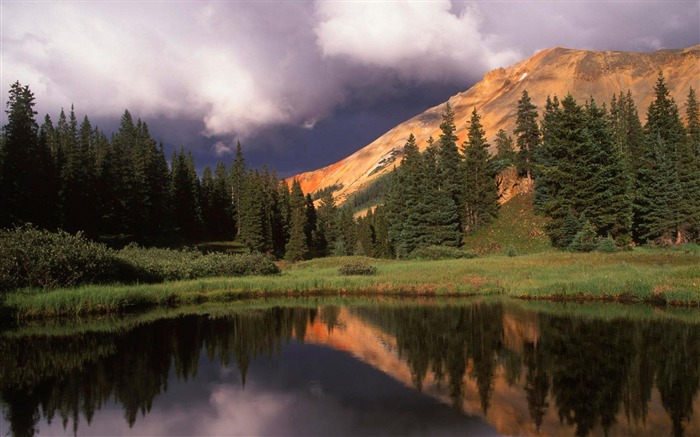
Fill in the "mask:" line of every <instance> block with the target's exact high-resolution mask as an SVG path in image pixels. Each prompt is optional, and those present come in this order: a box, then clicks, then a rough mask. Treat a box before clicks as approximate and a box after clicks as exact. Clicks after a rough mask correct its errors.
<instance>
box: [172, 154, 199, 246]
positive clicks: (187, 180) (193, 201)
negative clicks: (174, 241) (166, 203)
mask: <svg viewBox="0 0 700 437" xmlns="http://www.w3.org/2000/svg"><path fill="white" fill-rule="evenodd" d="M170 193H171V194H170V195H171V199H172V208H173V209H172V214H173V221H174V227H175V232H176V234H177V236H178V237H179V239H180V240H183V241H188V242H193V241H198V240H200V239H201V238H202V226H203V224H202V210H201V204H200V198H201V194H200V187H199V179H198V178H197V174H196V173H195V171H194V161H193V158H192V154H191V152H188V153H187V154H185V150H184V149H183V148H181V149H180V152H179V153H175V154H173V159H172V170H171V172H170Z"/></svg>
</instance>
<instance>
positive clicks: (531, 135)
mask: <svg viewBox="0 0 700 437" xmlns="http://www.w3.org/2000/svg"><path fill="white" fill-rule="evenodd" d="M513 133H514V134H515V135H516V137H517V140H516V142H517V145H518V149H519V150H518V160H517V161H518V171H519V173H520V174H521V175H522V176H525V177H526V178H527V181H528V185H529V186H532V179H533V174H532V173H533V165H532V164H533V161H534V156H535V154H536V153H537V148H538V147H539V146H540V144H541V142H542V138H541V135H540V129H539V127H538V125H537V106H535V105H534V104H533V103H532V101H531V100H530V96H529V95H528V93H527V90H525V91H523V94H522V97H521V98H520V100H518V112H517V118H516V120H515V130H514V131H513Z"/></svg>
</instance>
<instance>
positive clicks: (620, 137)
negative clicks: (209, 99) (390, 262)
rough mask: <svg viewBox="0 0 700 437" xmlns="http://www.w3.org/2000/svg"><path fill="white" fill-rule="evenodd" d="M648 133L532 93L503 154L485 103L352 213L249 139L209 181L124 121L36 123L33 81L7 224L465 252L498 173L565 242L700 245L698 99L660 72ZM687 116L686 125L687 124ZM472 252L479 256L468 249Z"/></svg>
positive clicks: (619, 99)
mask: <svg viewBox="0 0 700 437" xmlns="http://www.w3.org/2000/svg"><path fill="white" fill-rule="evenodd" d="M654 93H655V95H654V99H653V101H652V103H651V105H650V106H649V108H648V109H647V113H646V123H644V124H642V122H641V120H640V117H639V114H638V109H637V108H636V106H635V102H634V100H633V97H632V95H631V94H630V93H629V92H628V93H620V94H619V95H615V96H612V99H611V101H610V102H609V104H608V103H603V104H602V105H601V104H599V103H598V102H596V101H595V100H594V99H593V98H590V100H587V101H585V102H583V103H579V102H577V101H576V100H575V99H574V97H572V96H571V95H567V96H565V97H564V98H563V99H561V100H560V99H559V98H558V97H557V96H551V97H547V101H546V105H545V107H544V108H543V109H542V112H541V114H540V113H538V111H537V110H538V108H537V107H536V106H535V105H534V104H532V102H531V99H530V96H529V95H528V93H527V91H525V92H523V94H522V98H521V99H520V101H519V102H518V107H517V120H516V129H515V130H514V131H513V133H512V136H511V135H510V134H509V133H507V132H505V131H503V130H501V131H499V132H498V133H497V134H496V137H495V145H494V146H495V150H496V151H497V153H496V154H495V155H491V153H490V152H489V150H491V146H490V144H489V143H488V142H487V141H486V138H487V133H486V132H485V131H484V129H483V127H482V124H481V119H480V115H479V113H478V111H477V109H476V108H475V109H474V110H473V112H472V113H471V116H470V119H469V123H468V126H467V128H468V133H467V137H466V140H465V141H464V142H463V143H462V144H458V138H457V136H456V134H455V132H456V130H457V127H456V126H455V121H454V118H455V114H454V112H453V110H452V108H451V107H450V105H449V104H447V105H446V106H445V110H444V113H443V116H442V123H441V124H440V131H441V134H440V136H439V138H437V139H430V140H429V144H428V145H427V147H425V148H424V150H423V151H422V152H421V151H420V148H419V145H417V144H416V141H415V138H414V137H413V136H412V135H411V136H410V137H409V138H408V139H407V141H406V144H405V146H404V150H403V162H402V165H401V166H400V167H397V168H395V169H394V170H393V172H391V174H390V175H388V176H386V177H385V178H384V179H382V184H381V187H382V190H383V191H384V193H383V195H381V196H379V195H377V194H375V193H373V194H372V196H373V198H376V197H382V198H383V203H382V204H380V205H379V206H375V207H374V208H369V209H368V210H367V213H366V215H364V216H363V217H358V218H356V217H355V210H354V209H353V207H352V205H351V204H350V205H343V206H338V205H336V202H335V200H334V198H333V189H326V190H321V191H319V192H318V193H304V192H303V191H302V188H301V185H300V184H299V182H298V181H294V182H293V183H292V184H291V187H290V186H289V185H288V184H287V183H286V182H285V181H284V180H283V179H281V178H279V177H278V176H277V175H276V173H275V172H274V171H270V170H268V169H267V168H265V167H263V168H261V169H253V168H250V167H249V166H248V165H247V163H246V161H245V158H244V155H243V151H242V147H241V144H240V143H238V145H237V149H236V153H235V156H234V157H233V159H232V161H231V162H230V163H229V164H228V165H227V164H226V163H224V162H219V163H218V164H217V165H216V167H215V168H214V169H212V168H210V167H207V168H205V169H204V170H203V172H202V174H201V175H198V174H197V172H196V171H195V168H196V166H195V162H194V159H193V156H192V154H191V152H188V151H186V149H185V148H180V149H179V150H176V151H175V152H174V153H172V156H170V158H169V159H168V157H167V156H166V153H165V149H164V145H163V143H162V142H161V143H159V142H157V141H156V140H155V139H154V138H153V137H152V136H151V134H150V132H149V128H148V125H147V124H146V123H145V122H144V121H142V120H140V119H138V120H134V119H133V117H132V115H131V114H130V112H129V111H128V110H126V111H124V113H123V115H122V116H121V120H120V124H119V128H118V130H117V131H116V132H114V133H112V134H110V135H108V134H106V133H105V132H103V131H101V130H100V129H99V128H98V127H97V126H94V125H93V124H92V123H91V121H90V119H89V118H88V116H87V115H85V116H84V117H83V118H82V119H81V120H80V121H79V119H78V117H77V116H76V114H75V110H74V108H73V107H71V109H70V112H69V113H68V114H66V113H65V112H64V111H63V110H61V112H60V114H59V115H58V117H57V118H56V119H55V121H54V119H52V118H51V117H50V116H49V115H46V116H45V117H44V118H43V120H41V122H39V121H37V118H36V116H37V112H36V111H35V110H34V106H35V99H34V95H33V93H32V91H31V90H30V89H29V86H27V85H22V84H20V83H19V82H16V83H14V84H13V85H12V86H11V89H10V94H9V100H8V102H7V107H6V113H7V124H6V125H5V126H3V128H2V136H1V139H0V228H3V229H12V228H14V227H17V226H23V225H26V224H29V223H30V224H32V225H33V226H35V227H38V228H40V229H47V230H51V231H56V230H63V231H66V232H69V233H78V232H80V233H82V234H83V235H84V236H86V237H88V238H90V239H92V240H95V241H99V242H102V243H106V244H108V245H110V246H113V247H122V246H125V245H126V244H129V243H136V244H138V245H142V246H147V247H152V246H156V247H164V246H169V247H172V246H182V245H187V244H193V243H197V242H201V241H230V240H234V239H235V240H237V241H240V242H241V243H242V244H244V245H245V246H246V247H247V248H248V249H249V250H250V251H251V252H261V253H267V254H271V255H274V256H275V257H276V258H278V259H286V260H289V261H299V260H303V259H309V258H313V257H323V256H329V255H365V256H371V257H380V258H408V257H411V256H412V254H415V253H416V250H418V249H425V248H430V247H433V246H441V247H446V248H454V249H455V250H458V249H459V248H462V242H463V238H464V237H465V236H468V235H470V234H473V233H474V232H476V231H477V230H479V229H481V228H484V227H486V226H488V225H489V224H490V223H492V222H493V221H494V219H496V218H497V216H498V213H499V186H498V180H499V179H498V178H497V176H498V174H499V173H500V172H502V171H503V170H505V169H508V168H512V167H514V168H516V169H517V171H518V173H519V175H520V176H521V177H522V180H523V181H524V183H525V184H526V185H527V186H529V187H531V190H532V192H533V197H532V198H533V204H534V208H535V211H536V212H537V213H538V214H541V215H543V216H545V217H546V218H547V224H546V226H545V232H546V234H547V236H548V237H549V239H550V240H551V243H552V245H553V246H554V247H556V248H560V249H568V250H576V251H589V250H593V249H596V248H599V247H601V246H605V245H608V247H610V246H611V247H612V248H613V249H616V248H627V247H630V246H631V245H643V244H655V245H677V244H681V243H684V242H698V241H700V115H699V112H698V104H697V99H696V95H695V91H694V90H693V89H692V88H691V89H690V92H689V94H688V96H687V100H686V102H684V104H683V108H682V109H683V110H684V111H682V110H681V109H679V105H678V104H677V103H676V102H675V101H674V100H673V99H672V98H671V97H670V94H669V91H668V87H667V84H666V81H665V79H664V77H663V75H662V74H659V77H658V80H657V82H656V86H655V87H654ZM682 112H683V113H684V114H682ZM463 249H467V250H468V249H469V248H468V247H464V248H463Z"/></svg>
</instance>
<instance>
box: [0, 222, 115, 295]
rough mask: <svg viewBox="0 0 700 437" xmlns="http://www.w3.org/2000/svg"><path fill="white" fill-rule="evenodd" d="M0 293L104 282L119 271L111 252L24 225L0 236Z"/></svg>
mask: <svg viewBox="0 0 700 437" xmlns="http://www.w3.org/2000/svg"><path fill="white" fill-rule="evenodd" d="M0 240H1V241H0V291H7V290H13V289H18V288H25V287H32V288H44V289H49V288H56V287H73V286H76V285H79V284H84V283H100V282H108V281H111V280H113V279H114V275H115V272H118V271H120V270H121V268H122V266H120V263H119V260H118V259H116V258H115V254H114V251H112V250H111V249H109V248H107V247H106V246H105V245H103V244H99V243H94V242H92V241H90V240H88V239H87V238H85V237H83V235H82V234H80V233H78V234H76V235H71V234H69V233H67V232H64V231H59V232H57V233H53V232H49V231H43V230H39V229H36V228H34V227H32V226H31V225H25V226H22V227H19V228H16V229H14V230H12V231H9V232H2V233H1V234H0Z"/></svg>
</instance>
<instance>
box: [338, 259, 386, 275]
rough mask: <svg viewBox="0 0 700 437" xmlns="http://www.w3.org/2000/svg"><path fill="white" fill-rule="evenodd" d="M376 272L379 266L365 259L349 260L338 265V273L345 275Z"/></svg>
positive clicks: (372, 273)
mask: <svg viewBox="0 0 700 437" xmlns="http://www.w3.org/2000/svg"><path fill="white" fill-rule="evenodd" d="M375 273H377V267H375V266H373V265H371V264H369V263H367V262H366V261H363V260H353V261H348V262H346V263H344V264H343V265H341V266H340V267H338V274H340V275H344V276H350V275H374V274H375Z"/></svg>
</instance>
